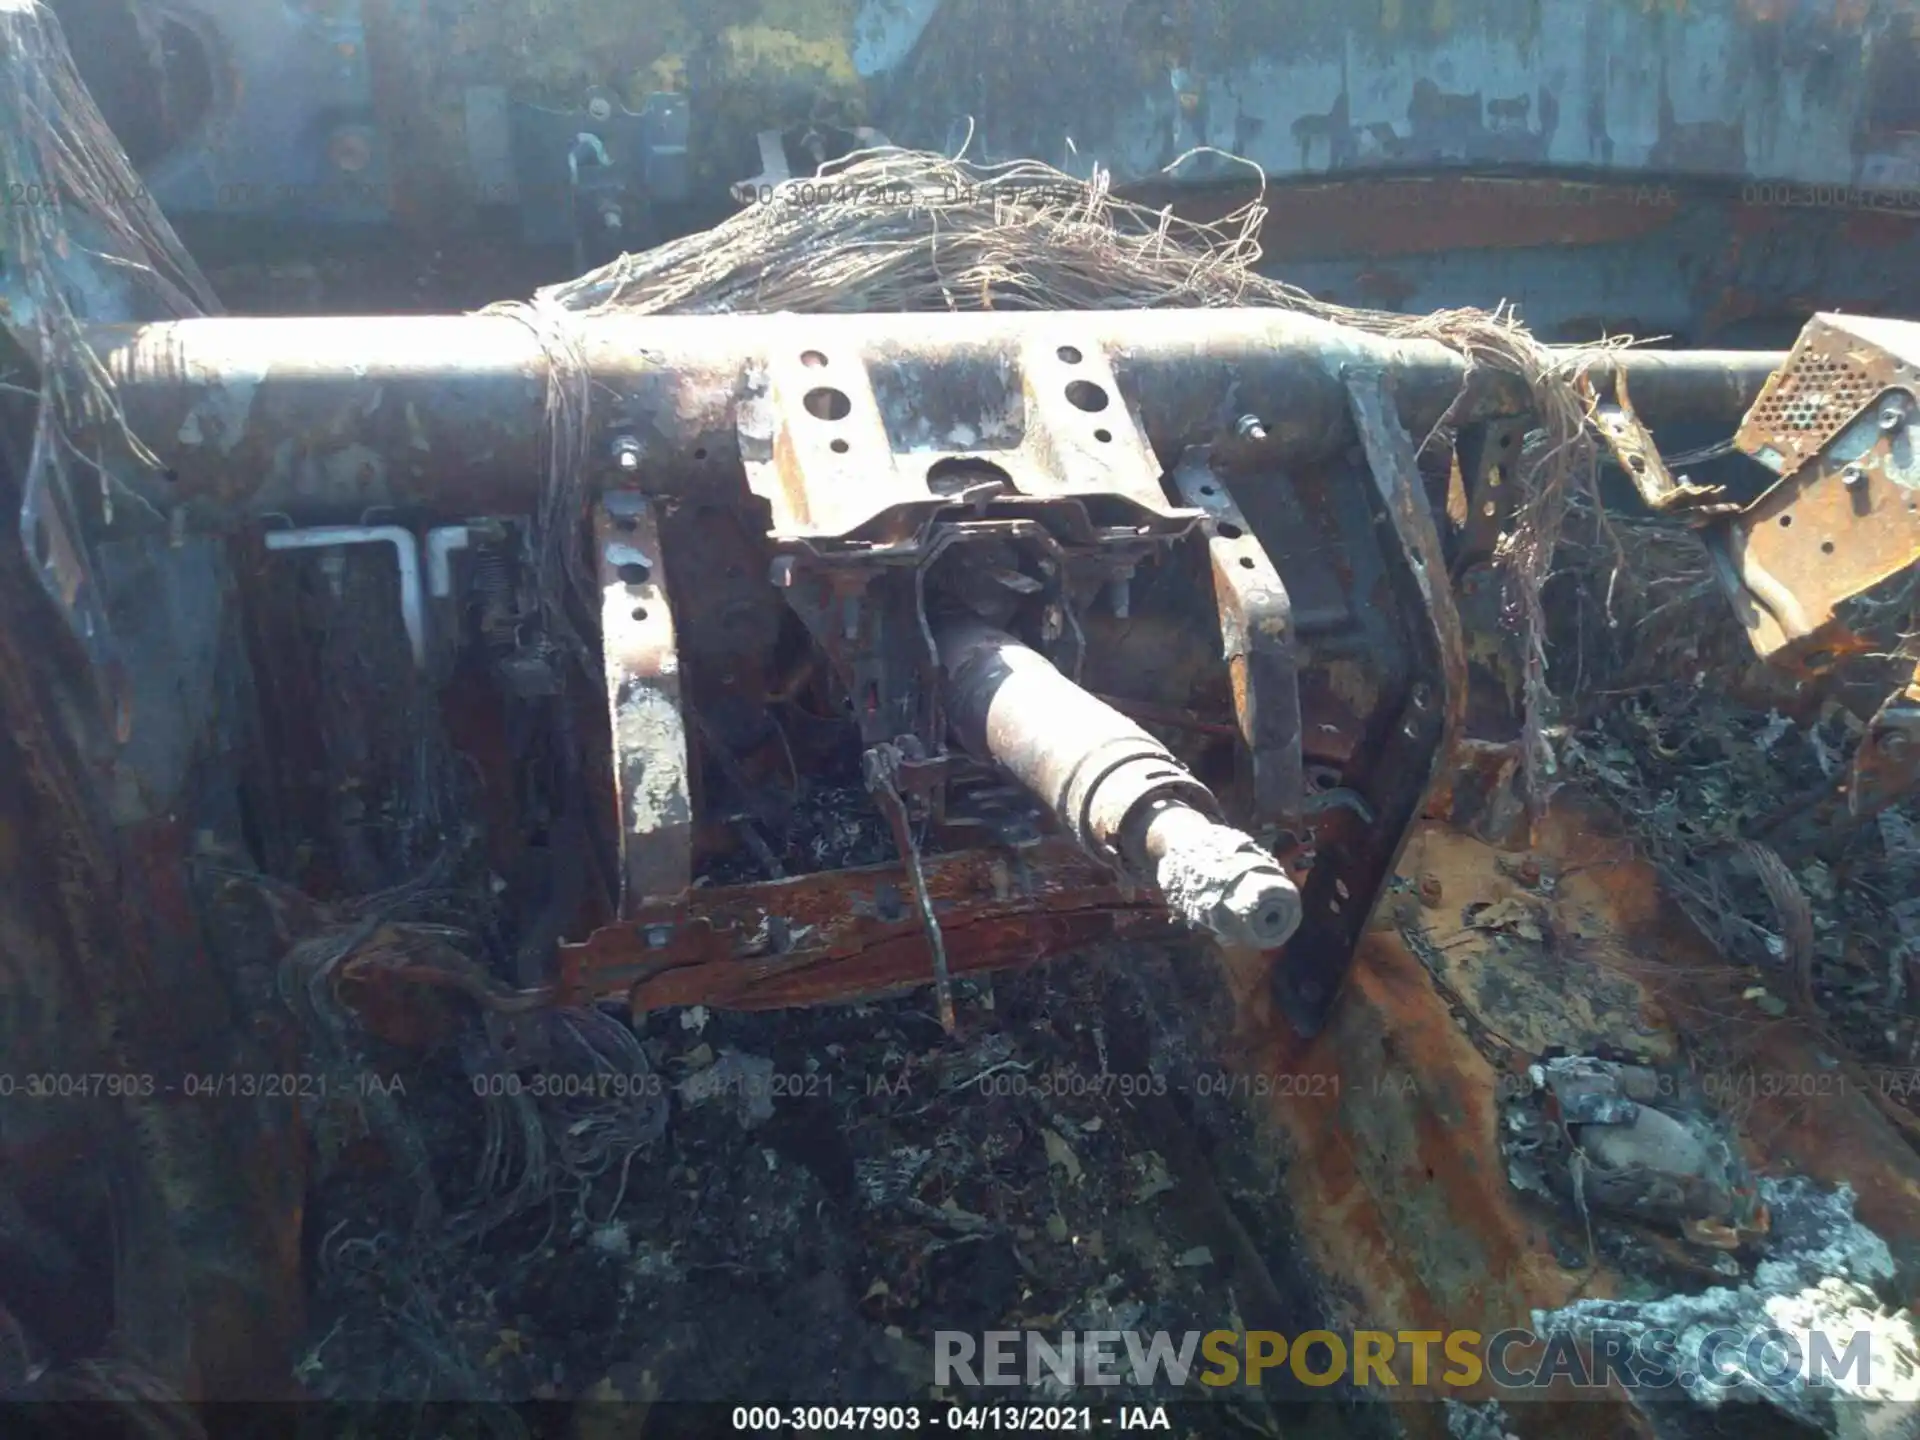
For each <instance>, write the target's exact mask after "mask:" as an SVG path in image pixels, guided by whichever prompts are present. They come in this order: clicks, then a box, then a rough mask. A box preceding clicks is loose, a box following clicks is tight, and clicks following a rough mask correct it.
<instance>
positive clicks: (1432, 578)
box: [1274, 370, 1467, 1035]
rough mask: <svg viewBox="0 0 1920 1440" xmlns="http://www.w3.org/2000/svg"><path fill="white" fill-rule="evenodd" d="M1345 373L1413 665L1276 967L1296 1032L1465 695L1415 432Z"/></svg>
mask: <svg viewBox="0 0 1920 1440" xmlns="http://www.w3.org/2000/svg"><path fill="white" fill-rule="evenodd" d="M1343 382H1344V384H1345V386H1346V388H1347V391H1348V394H1349V397H1350V399H1351V403H1352V406H1353V420H1354V425H1355V427H1356V429H1357V430H1358V432H1359V436H1360V443H1361V449H1362V451H1363V452H1364V456H1365V465H1366V467H1367V469H1368V471H1369V472H1370V476H1371V483H1372V486H1373V488H1374V490H1375V492H1376V494H1377V496H1378V502H1379V509H1380V513H1381V514H1382V515H1383V517H1384V522H1385V524H1386V526H1387V527H1388V528H1389V529H1390V530H1391V532H1392V534H1393V536H1394V539H1395V541H1396V543H1395V544H1394V545H1393V546H1391V547H1389V548H1388V551H1387V557H1388V563H1389V565H1390V566H1391V567H1392V568H1391V571H1390V574H1389V576H1388V583H1389V585H1390V587H1391V591H1392V596H1391V602H1388V603H1390V604H1391V609H1392V611H1393V612H1394V613H1396V614H1399V615H1402V616H1405V617H1407V619H1406V621H1405V629H1406V633H1405V637H1404V643H1405V644H1406V646H1407V647H1408V653H1409V655H1410V657H1411V663H1410V664H1409V666H1408V668H1407V673H1406V674H1405V675H1404V676H1403V677H1401V684H1402V686H1403V689H1402V690H1401V693H1400V695H1399V696H1398V697H1396V698H1395V699H1393V700H1390V701H1389V702H1388V703H1387V704H1386V705H1384V706H1382V707H1381V710H1382V718H1383V719H1384V720H1385V721H1386V723H1387V724H1388V725H1390V727H1391V728H1390V729H1389V730H1387V733H1386V734H1385V736H1384V738H1383V739H1382V741H1381V742H1380V745H1379V748H1378V750H1377V753H1375V754H1374V755H1372V756H1369V758H1368V774H1369V777H1370V778H1371V779H1372V780H1373V782H1374V786H1375V795H1376V797H1377V798H1376V799H1375V801H1374V805H1373V809H1374V811H1375V818H1374V821H1373V823H1370V824H1368V825H1366V826H1365V827H1364V829H1361V828H1358V827H1353V826H1345V827H1343V828H1341V829H1340V830H1338V831H1336V832H1334V834H1335V835H1336V837H1337V838H1335V839H1333V841H1332V842H1331V843H1330V844H1323V847H1322V848H1323V850H1328V851H1331V852H1332V855H1331V863H1324V862H1323V863H1322V864H1320V865H1317V866H1316V867H1315V869H1314V872H1313V875H1312V877H1311V878H1310V879H1309V881H1308V884H1307V889H1306V894H1305V897H1304V899H1305V911H1306V918H1305V919H1304V920H1303V921H1302V923H1301V927H1300V932H1299V934H1298V935H1296V936H1295V937H1294V940H1293V942H1292V944H1290V945H1289V946H1288V950H1287V954H1286V957H1285V960H1284V962H1283V963H1282V964H1280V965H1279V966H1277V967H1276V968H1275V971H1274V986H1275V993H1276V996H1277V998H1278V1000H1279V1003H1280V1005H1281V1007H1282V1008H1283V1009H1284V1010H1285V1012H1286V1013H1287V1016H1288V1018H1289V1019H1290V1020H1291V1021H1292V1022H1293V1024H1294V1025H1295V1026H1296V1027H1298V1028H1299V1030H1300V1032H1301V1033H1302V1034H1305V1035H1312V1034H1315V1033H1317V1032H1318V1031H1319V1029H1320V1027H1321V1026H1322V1025H1324V1024H1325V1023H1326V1018H1327V1016H1328V1015H1329V1014H1330V1013H1331V1011H1332V1008H1333V1005H1334V1002H1335V1000H1336V999H1337V998H1338V996H1339V992H1340V987H1341V985H1342V984H1343V982H1344V981H1345V978H1346V972H1347V965H1348V963H1349V961H1350V960H1351V958H1352V956H1353V953H1354V947H1355V946H1356V945H1358V944H1359V941H1360V937H1361V936H1362V935H1363V934H1364V933H1365V931H1366V928H1367V925H1368V923H1369V921H1370V919H1371V914H1372V908H1373V904H1374V902H1375V901H1376V900H1377V898H1378V896H1379V895H1380V893H1381V887H1382V886H1383V885H1384V884H1385V882H1386V879H1387V877H1388V876H1389V875H1390V874H1391V873H1392V870H1393V866H1394V864H1395V862H1396V861H1397V859H1398V856H1399V851H1400V847H1401V846H1402V845H1403V844H1405V842H1406V837H1407V835H1408V834H1409V833H1410V827H1411V826H1412V824H1413V822H1414V820H1415V818H1416V817H1417V816H1418V815H1419V814H1420V812H1421V810H1422V808H1423V807H1424V805H1425V803H1426V799H1427V796H1428V794H1429V792H1430V791H1431V790H1432V789H1433V788H1434V786H1436V785H1438V784H1439V783H1440V782H1441V779H1442V778H1443V771H1444V766H1445V763H1446V760H1447V757H1448V755H1449V754H1451V752H1452V749H1453V746H1454V744H1455V742H1456V741H1457V739H1458V737H1459V734H1460V731H1461V726H1462V723H1463V720H1464V716H1465V707H1466V694H1467V657H1466V642H1465V640H1464V638H1463V636H1462V634H1461V629H1460V618H1459V615H1458V614H1457V613H1456V611H1455V609H1454V604H1453V594H1452V591H1451V590H1450V588H1449V587H1448V585H1447V580H1446V574H1447V572H1446V557H1445V555H1444V553H1443V552H1442V549H1441V544H1440V532H1439V529H1438V527H1437V525H1436V523H1435V520H1434V516H1433V513H1432V511H1431V509H1430V508H1429V506H1428V503H1427V495H1426V488H1425V486H1424V484H1423V483H1422V481H1421V478H1420V473H1419V468H1418V465H1417V464H1416V462H1415V458H1414V449H1413V441H1412V439H1411V438H1410V437H1409V436H1408V434H1407V432H1406V430H1405V429H1404V428H1403V427H1402V425H1401V422H1400V419H1399V416H1398V413H1397V412H1396V410H1395V407H1394V400H1393V391H1392V387H1391V381H1390V380H1389V378H1388V377H1387V375H1385V374H1384V373H1383V372H1380V371H1376V370H1352V371H1348V372H1345V373H1344V374H1343ZM1383 602H1386V597H1383ZM1383 728H1384V727H1383Z"/></svg>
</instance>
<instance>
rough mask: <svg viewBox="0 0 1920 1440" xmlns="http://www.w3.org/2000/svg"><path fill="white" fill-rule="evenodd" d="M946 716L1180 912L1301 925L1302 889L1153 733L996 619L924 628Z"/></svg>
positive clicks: (1266, 935)
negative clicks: (939, 671)
mask: <svg viewBox="0 0 1920 1440" xmlns="http://www.w3.org/2000/svg"><path fill="white" fill-rule="evenodd" d="M934 639H935V641H936V643H937V644H938V646H939V650H940V663H941V666H942V668H943V669H944V670H945V672H946V676H947V693H946V700H947V707H948V718H949V720H950V721H951V723H952V726H953V728H954V731H955V733H956V734H957V735H958V737H959V739H960V742H961V744H963V745H964V746H965V747H966V748H967V749H968V750H969V751H970V752H972V753H973V754H974V755H975V756H977V757H978V758H980V759H984V760H991V761H992V762H993V763H995V764H997V765H999V766H1001V767H1002V768H1004V769H1005V770H1007V771H1008V772H1009V773H1010V774H1012V775H1013V776H1014V777H1015V778H1016V779H1017V780H1019V781H1020V783H1021V784H1023V785H1025V786H1026V787H1027V788H1028V789H1029V790H1031V791H1032V792H1033V793H1034V794H1035V795H1036V796H1037V797H1039V799H1040V800H1041V801H1042V802H1043V803H1044V804H1045V805H1046V806H1047V808H1048V809H1049V810H1051V811H1052V812H1053V815H1054V816H1055V818H1056V819H1057V820H1058V821H1059V822H1060V824H1061V825H1062V826H1063V827H1064V828H1065V829H1066V831H1067V832H1068V833H1069V834H1070V835H1072V836H1073V838H1074V839H1075V840H1076V841H1078V842H1079V843H1080V845H1081V846H1082V847H1083V848H1085V849H1086V850H1087V851H1089V852H1090V853H1092V854H1094V855H1097V856H1099V857H1101V858H1103V859H1107V860H1111V861H1116V862H1118V863H1119V864H1120V865H1121V867H1122V868H1123V869H1125V870H1127V871H1128V872H1129V873H1130V874H1132V875H1134V876H1135V877H1136V878H1138V879H1140V880H1143V881H1146V882H1148V883H1151V884H1153V885H1156V886H1157V887H1158V888H1159V889H1160V891H1161V893H1162V894H1163V895H1164V896H1165V897H1166V901H1167V906H1168V908H1169V909H1170V910H1172V911H1173V913H1174V914H1175V915H1176V916H1178V917H1179V918H1180V919H1181V920H1183V921H1185V922H1186V923H1187V924H1189V925H1192V926H1195V927H1196V928H1199V929H1204V930H1208V931H1211V932H1212V933H1213V934H1215V935H1217V936H1219V937H1220V938H1221V939H1222V940H1225V941H1227V942H1228V943H1230V944H1235V945H1245V946H1251V947H1253V948H1256V949H1262V950H1271V949H1274V948H1276V947H1278V946H1280V945H1283V944H1285V943H1286V941H1287V940H1288V938H1289V937H1291V936H1292V934H1293V932H1294V930H1295V929H1296V928H1297V927H1298V926H1299V924H1300V913H1301V912H1300V892H1299V890H1298V889H1297V888H1295V886H1294V883H1293V881H1292V880H1291V879H1289V878H1288V876H1287V874H1286V872H1285V871H1284V870H1282V869H1281V868H1280V864H1279V862H1278V861H1276V860H1275V859H1274V858H1273V857H1272V856H1271V855H1269V854H1268V853H1267V852H1266V851H1265V850H1263V849H1261V847H1260V846H1259V845H1258V844H1257V843H1255V841H1254V840H1253V839H1252V837H1250V836H1248V835H1245V834H1242V833H1241V832H1240V831H1238V830H1235V829H1233V828H1231V827H1230V826H1227V825H1222V824H1221V823H1219V820H1218V818H1217V817H1218V815H1219V807H1218V805H1217V804H1216V802H1215V800H1214V797H1213V794H1212V792H1211V791H1209V790H1208V789H1207V787H1206V786H1205V785H1203V784H1201V783H1200V782H1199V781H1198V780H1197V779H1195V778H1194V777H1193V775H1191V774H1190V773H1189V772H1188V771H1186V770H1185V769H1183V768H1182V767H1181V765H1180V763H1179V762H1178V761H1177V760H1175V759H1174V757H1173V756H1172V754H1171V753H1169V752H1168V750H1167V748H1166V747H1165V746H1164V745H1162V744H1161V743H1160V742H1159V741H1157V740H1155V739H1154V738H1153V736H1151V735H1150V734H1148V733H1147V732H1146V731H1145V730H1143V729H1141V728H1140V727H1139V726H1138V725H1136V724H1134V723H1133V722H1132V721H1131V720H1129V719H1127V718H1126V717H1125V716H1124V715H1122V714H1120V712H1119V711H1117V710H1115V709H1113V708H1112V707H1111V706H1108V705H1106V704H1104V703H1102V702H1101V701H1099V700H1097V699H1095V698H1094V697H1093V696H1092V695H1089V694H1088V693H1087V692H1086V691H1085V690H1082V689H1081V688H1080V687H1079V686H1078V685H1076V684H1074V683H1073V682H1072V681H1071V680H1069V679H1068V678H1067V677H1066V676H1064V675H1062V674H1061V673H1060V672H1059V671H1058V670H1056V669H1055V668H1054V667H1053V666H1052V665H1051V664H1050V663H1049V662H1048V661H1047V659H1046V657H1045V656H1043V655H1040V654H1039V653H1038V652H1036V651H1034V650H1030V649H1028V648H1027V647H1026V646H1025V645H1022V644H1021V643H1020V642H1019V641H1018V640H1016V639H1014V638H1013V637H1012V636H1011V635H1008V634H1006V633H1005V632H1004V631H1000V630H996V629H994V628H993V627H991V626H989V625H985V624H982V623H981V622H979V621H977V620H974V619H971V618H967V619H953V620H948V621H945V622H943V623H942V624H940V625H938V626H936V628H935V632H934Z"/></svg>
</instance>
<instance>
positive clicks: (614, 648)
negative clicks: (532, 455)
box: [593, 491, 693, 915]
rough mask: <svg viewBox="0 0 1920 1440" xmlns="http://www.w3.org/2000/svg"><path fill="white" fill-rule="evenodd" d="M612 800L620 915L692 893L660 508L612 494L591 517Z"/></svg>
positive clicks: (683, 742)
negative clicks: (616, 826) (616, 824)
mask: <svg viewBox="0 0 1920 1440" xmlns="http://www.w3.org/2000/svg"><path fill="white" fill-rule="evenodd" d="M593 529H594V536H593V538H594V554H595V557H596V561H597V564H598V567H599V579H600V597H601V605H600V613H601V625H602V633H603V635H604V643H605V659H606V673H607V703H608V707H609V712H608V713H609V715H610V717H611V720H612V734H613V777H614V796H615V800H616V802H617V804H618V805H619V836H620V874H621V887H620V913H621V914H622V915H633V914H635V913H636V912H638V911H640V910H641V909H643V908H645V907H646V906H648V905H655V904H658V903H660V902H661V901H665V900H672V899H675V898H677V897H678V896H680V895H683V894H685V893H686V891H687V889H688V887H689V886H690V885H691V884H692V882H693V798H692V794H691V790H690V784H689V779H690V767H689V763H688V753H687V725H686V718H685V715H684V713H683V711H682V708H681V699H680V655H679V651H678V649H677V648H676V646H675V643H674V627H673V612H672V609H671V607H670V605H669V604H668V600H667V581H666V571H665V570H664V569H663V568H662V567H661V556H660V531H659V527H658V524H657V522H656V518H655V516H654V513H653V502H650V501H649V500H647V499H646V498H645V497H644V496H642V495H639V494H636V493H634V492H632V491H612V492H609V493H608V494H607V495H606V496H605V497H604V498H603V499H602V500H601V503H600V506H599V509H598V511H597V512H596V514H595V516H594V526H593Z"/></svg>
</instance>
